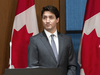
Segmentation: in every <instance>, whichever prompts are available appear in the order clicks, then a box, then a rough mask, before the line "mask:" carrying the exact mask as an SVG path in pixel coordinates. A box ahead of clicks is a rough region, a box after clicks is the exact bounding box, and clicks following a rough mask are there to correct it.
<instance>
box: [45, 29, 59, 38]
mask: <svg viewBox="0 0 100 75" xmlns="http://www.w3.org/2000/svg"><path fill="white" fill-rule="evenodd" d="M44 32H45V33H46V35H47V37H48V38H49V37H50V36H51V35H52V33H50V32H48V31H47V30H45V29H44ZM53 34H54V35H55V37H58V34H57V30H56V31H55V32H54V33H53Z"/></svg>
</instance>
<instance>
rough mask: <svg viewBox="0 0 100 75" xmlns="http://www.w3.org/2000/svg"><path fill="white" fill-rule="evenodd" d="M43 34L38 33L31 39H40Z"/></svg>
mask: <svg viewBox="0 0 100 75" xmlns="http://www.w3.org/2000/svg"><path fill="white" fill-rule="evenodd" d="M40 36H41V33H38V34H36V35H34V36H31V37H30V39H38V38H39V37H40Z"/></svg>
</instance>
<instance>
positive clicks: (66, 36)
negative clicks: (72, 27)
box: [58, 32, 71, 38]
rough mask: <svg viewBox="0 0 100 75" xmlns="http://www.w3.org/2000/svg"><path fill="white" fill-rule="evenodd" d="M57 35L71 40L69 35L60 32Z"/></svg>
mask: <svg viewBox="0 0 100 75" xmlns="http://www.w3.org/2000/svg"><path fill="white" fill-rule="evenodd" d="M58 35H61V36H62V37H63V38H71V37H70V36H69V35H67V34H63V33H60V32H58Z"/></svg>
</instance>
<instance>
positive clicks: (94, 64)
mask: <svg viewBox="0 0 100 75" xmlns="http://www.w3.org/2000/svg"><path fill="white" fill-rule="evenodd" d="M78 59H79V63H80V66H81V70H80V75H100V0H87V6H86V11H85V17H84V26H83V32H82V38H81V43H80V47H79V56H78Z"/></svg>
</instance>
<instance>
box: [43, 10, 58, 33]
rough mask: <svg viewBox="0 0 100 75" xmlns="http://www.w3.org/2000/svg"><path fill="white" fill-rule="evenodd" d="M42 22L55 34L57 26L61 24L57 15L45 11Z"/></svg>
mask: <svg viewBox="0 0 100 75" xmlns="http://www.w3.org/2000/svg"><path fill="white" fill-rule="evenodd" d="M42 22H43V26H44V28H45V29H46V30H47V31H49V32H51V33H54V32H55V31H56V25H57V23H58V22H59V18H57V19H56V16H55V14H53V13H51V12H50V11H45V12H44V13H43V17H42Z"/></svg>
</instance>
